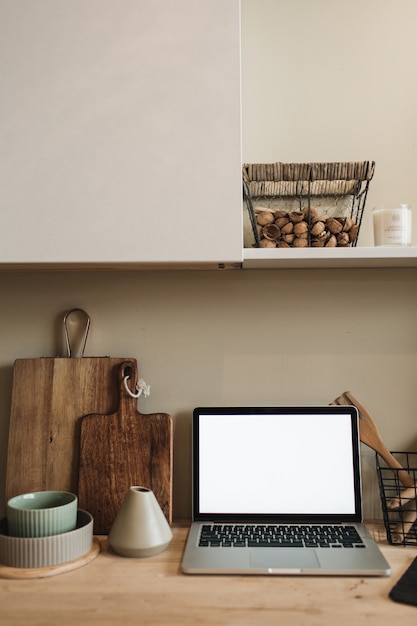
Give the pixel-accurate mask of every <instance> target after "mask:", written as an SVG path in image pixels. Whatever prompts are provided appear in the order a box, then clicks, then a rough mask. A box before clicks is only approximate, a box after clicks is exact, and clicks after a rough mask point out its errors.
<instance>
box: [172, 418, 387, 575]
mask: <svg viewBox="0 0 417 626" xmlns="http://www.w3.org/2000/svg"><path fill="white" fill-rule="evenodd" d="M358 419H359V418H358V413H357V410H356V408H355V407H351V406H321V407H251V408H243V407H232V408H230V407H229V408H224V407H216V408H213V407H211V408H210V407H208V408H207V407H206V408H196V409H195V410H194V412H193V523H192V524H191V528H190V532H189V535H188V539H187V543H186V547H185V552H184V556H183V560H182V571H183V572H184V573H186V574H237V575H241V574H289V575H344V576H347V575H355V576H387V575H389V574H390V572H391V570H390V566H389V564H388V563H387V561H386V560H385V558H384V556H383V555H382V553H381V551H380V550H379V547H378V546H377V544H376V543H375V542H374V540H373V539H372V537H371V535H370V533H369V532H368V530H367V529H366V527H365V526H364V525H363V523H362V500H361V476H360V442H359V432H358ZM301 531H304V532H303V533H301ZM323 533H324V539H323ZM326 533H327V536H326ZM300 534H301V535H303V536H302V537H301V536H300ZM244 535H246V536H244ZM301 545H302V546H303V547H300V546H301Z"/></svg>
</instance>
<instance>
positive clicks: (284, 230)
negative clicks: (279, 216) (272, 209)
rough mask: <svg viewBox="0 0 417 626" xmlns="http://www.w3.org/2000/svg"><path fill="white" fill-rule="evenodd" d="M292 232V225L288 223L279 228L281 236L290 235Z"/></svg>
mask: <svg viewBox="0 0 417 626" xmlns="http://www.w3.org/2000/svg"><path fill="white" fill-rule="evenodd" d="M293 230H294V224H293V223H292V222H288V224H285V225H284V226H282V227H281V232H282V234H283V235H289V234H290V233H292V232H293Z"/></svg>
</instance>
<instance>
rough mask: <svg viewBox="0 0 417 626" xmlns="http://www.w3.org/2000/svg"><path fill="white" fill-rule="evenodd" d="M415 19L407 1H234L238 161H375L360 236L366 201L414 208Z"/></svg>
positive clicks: (364, 233)
mask: <svg viewBox="0 0 417 626" xmlns="http://www.w3.org/2000/svg"><path fill="white" fill-rule="evenodd" d="M416 22H417V3H416V2H415V0H397V2H392V1H391V0H351V1H350V2H348V3H345V2H342V1H341V0H284V1H278V0H242V33H243V37H242V38H243V46H242V50H243V60H242V76H243V84H242V91H243V160H244V161H245V162H249V163H250V162H254V163H258V162H259V163H265V162H270V161H284V162H289V163H291V162H310V161H313V162H316V161H362V160H364V161H368V160H370V161H375V162H376V171H375V176H374V180H373V182H372V183H371V187H370V193H369V197H368V204H367V206H368V211H367V212H365V216H364V222H363V226H362V229H361V235H360V239H359V244H360V245H372V244H373V232H372V207H373V206H375V205H376V204H380V203H389V202H406V203H408V204H411V205H413V206H414V208H415V210H417V184H416V172H417V144H416V140H417V115H416V111H417V74H416V71H415V60H416V58H417V38H416V36H415V24H416ZM413 231H414V238H413V239H414V241H413V243H414V245H416V244H417V217H416V219H415V220H414V229H413Z"/></svg>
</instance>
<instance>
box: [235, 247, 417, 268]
mask: <svg viewBox="0 0 417 626" xmlns="http://www.w3.org/2000/svg"><path fill="white" fill-rule="evenodd" d="M370 267H417V247H414V246H413V247H407V248H388V247H387V248H385V247H378V248H374V247H370V248H361V247H357V248H302V249H298V248H289V249H283V248H274V249H272V250H271V249H265V248H244V250H243V269H329V268H370Z"/></svg>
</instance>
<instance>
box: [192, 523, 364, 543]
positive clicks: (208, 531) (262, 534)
mask: <svg viewBox="0 0 417 626" xmlns="http://www.w3.org/2000/svg"><path fill="white" fill-rule="evenodd" d="M198 545H199V546H201V547H223V548H233V547H235V548H244V547H249V548H335V549H337V548H364V547H365V544H364V543H363V541H362V540H361V538H360V536H359V534H358V532H357V530H356V528H355V527H354V526H328V525H326V526H323V525H311V526H305V525H302V526H298V525H295V526H293V525H292V524H288V525H276V524H261V525H258V524H243V525H242V524H239V525H237V524H203V525H202V527H201V532H200V538H199V544H198Z"/></svg>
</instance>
